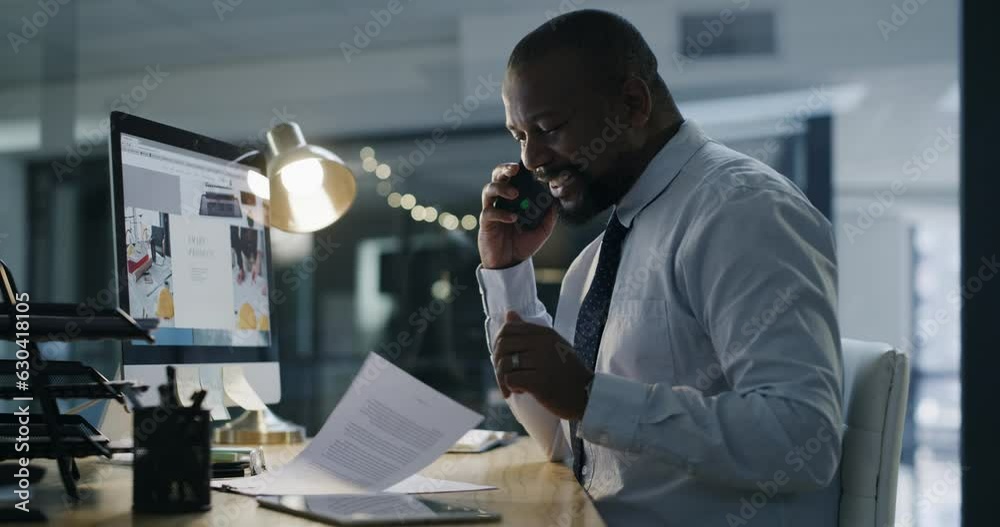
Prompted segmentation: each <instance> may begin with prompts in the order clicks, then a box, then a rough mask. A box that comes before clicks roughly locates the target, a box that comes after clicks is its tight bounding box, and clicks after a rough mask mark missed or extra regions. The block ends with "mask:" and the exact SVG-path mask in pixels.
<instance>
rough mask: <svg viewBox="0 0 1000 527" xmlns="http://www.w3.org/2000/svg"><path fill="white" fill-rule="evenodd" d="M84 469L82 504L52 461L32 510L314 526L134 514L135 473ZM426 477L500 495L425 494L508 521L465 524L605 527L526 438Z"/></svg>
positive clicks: (275, 451) (223, 506) (148, 520)
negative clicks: (70, 495) (69, 496)
mask: <svg viewBox="0 0 1000 527" xmlns="http://www.w3.org/2000/svg"><path fill="white" fill-rule="evenodd" d="M300 449H301V447H268V449H267V451H266V453H265V456H268V462H269V463H271V464H280V463H281V462H287V461H288V460H289V459H291V457H293V456H294V455H295V453H297V451H298V450H300ZM77 462H78V463H79V466H80V474H81V479H80V495H81V498H82V501H81V503H79V504H77V505H75V506H69V505H67V503H68V502H67V501H66V500H65V499H64V498H65V494H64V492H63V490H62V485H61V483H60V481H59V472H58V470H56V467H55V463H54V462H52V461H50V460H34V461H33V462H32V465H35V466H36V465H44V466H45V467H46V469H47V472H46V474H45V478H44V479H43V480H42V481H41V482H40V483H37V484H35V485H34V486H33V488H32V490H33V491H34V496H33V498H32V501H31V505H32V508H37V509H41V510H43V511H44V512H45V513H46V514H47V515H48V517H49V521H50V522H52V523H51V524H52V525H100V526H102V527H114V526H125V525H133V524H140V525H170V526H177V525H204V526H211V527H216V526H218V527H229V526H238V527H253V526H257V525H260V526H267V527H273V526H275V525H282V526H285V525H291V526H296V525H310V524H312V525H315V523H312V522H310V521H308V520H304V519H301V518H297V517H294V516H291V515H288V514H283V513H280V512H276V511H271V510H268V509H263V508H258V506H257V503H256V501H255V500H254V498H251V497H247V496H240V495H236V494H229V493H224V492H218V491H213V492H212V510H211V511H209V512H206V513H203V514H185V515H174V516H158V515H134V516H133V514H132V477H131V476H132V468H131V467H129V466H123V465H112V464H109V463H106V462H103V461H100V460H98V459H97V458H87V459H82V460H77ZM421 473H422V474H424V475H425V476H429V477H432V478H440V479H454V480H459V481H466V482H469V483H480V484H484V485H495V486H497V487H498V489H497V490H489V491H482V492H459V493H447V494H444V493H441V494H426V495H425V496H426V497H428V498H432V499H438V500H441V501H447V502H451V503H455V504H461V505H466V506H470V507H479V508H483V509H487V510H490V511H493V512H499V513H501V514H502V515H503V521H502V522H501V523H486V524H484V523H478V524H462V525H517V526H531V525H544V526H551V525H557V526H560V527H569V526H573V527H583V526H586V527H595V526H602V525H604V522H603V520H601V518H600V516H598V514H597V511H596V509H594V506H593V504H592V503H591V502H590V500H589V499H588V498H587V496H586V494H585V493H584V492H583V489H582V488H581V487H580V485H578V484H577V482H576V479H574V478H573V472H572V470H570V469H569V467H567V466H565V465H563V464H561V463H549V462H546V461H545V459H544V457H543V456H542V453H541V451H540V450H539V449H538V447H537V446H536V445H535V444H534V442H532V441H531V439H530V438H527V437H524V438H521V439H519V440H518V441H517V442H516V443H514V444H512V445H508V446H505V447H501V448H497V449H494V450H492V451H490V452H486V453H483V454H446V455H444V456H442V457H441V458H439V459H438V460H437V461H435V462H434V463H433V464H431V465H430V466H429V467H427V468H426V469H424V470H423V471H421Z"/></svg>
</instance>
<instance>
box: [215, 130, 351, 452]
mask: <svg viewBox="0 0 1000 527" xmlns="http://www.w3.org/2000/svg"><path fill="white" fill-rule="evenodd" d="M267 144H268V147H269V150H270V154H271V155H270V159H269V160H268V162H267V175H268V177H267V180H268V181H266V182H265V181H262V180H263V179H264V178H262V177H260V176H259V175H258V176H257V178H256V179H255V178H254V177H253V174H251V179H250V183H251V190H253V191H254V193H255V194H257V195H259V196H260V197H262V198H264V199H268V200H270V214H269V216H270V221H269V224H270V226H271V227H274V228H277V229H280V230H283V231H286V232H292V233H310V232H315V231H318V230H320V229H322V228H324V227H326V226H328V225H330V224H332V223H333V222H335V221H337V220H339V219H340V218H341V217H342V216H343V215H344V214H345V213H346V212H347V209H349V208H350V207H351V204H352V203H353V202H354V198H355V197H356V196H357V184H356V183H355V181H354V174H353V173H352V172H351V169H349V168H348V167H347V165H346V164H345V163H344V161H343V160H342V159H340V158H339V157H338V156H337V155H336V154H334V153H333V152H330V151H329V150H326V149H325V148H321V147H318V146H315V145H310V144H306V141H305V138H304V137H303V135H302V129H301V128H299V125H298V124H296V123H290V122H289V123H280V124H278V125H276V126H275V127H273V128H271V130H270V131H268V132H267ZM255 153H257V152H248V153H247V154H246V155H252V154H255ZM265 183H266V184H265ZM304 439H305V429H304V428H303V427H301V426H299V425H296V424H293V423H289V422H288V421H285V420H283V419H281V418H280V417H278V416H277V415H275V414H274V413H273V412H272V411H271V410H270V409H269V408H268V407H267V406H264V408H263V409H260V410H256V409H255V410H247V411H246V412H245V413H244V414H243V415H241V416H240V417H238V418H237V419H234V420H233V421H230V422H229V423H226V425H224V426H222V427H220V428H218V429H216V430H215V437H214V441H215V443H217V444H248V443H252V444H283V443H284V444H287V443H300V442H302V441H303V440H304Z"/></svg>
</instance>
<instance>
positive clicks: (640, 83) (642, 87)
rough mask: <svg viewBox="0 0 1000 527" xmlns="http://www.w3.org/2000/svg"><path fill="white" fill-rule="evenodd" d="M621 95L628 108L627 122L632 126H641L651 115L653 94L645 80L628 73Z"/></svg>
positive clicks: (644, 124)
mask: <svg viewBox="0 0 1000 527" xmlns="http://www.w3.org/2000/svg"><path fill="white" fill-rule="evenodd" d="M622 96H623V97H624V100H625V107H626V108H627V110H628V123H629V125H630V126H631V127H632V128H642V127H643V126H646V123H647V122H649V119H650V117H651V116H652V115H653V94H652V92H650V90H649V85H647V84H646V81H644V80H642V79H640V78H639V77H637V76H635V75H629V77H628V78H627V79H625V82H624V83H623V84H622Z"/></svg>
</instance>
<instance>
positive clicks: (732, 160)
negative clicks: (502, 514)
mask: <svg viewBox="0 0 1000 527" xmlns="http://www.w3.org/2000/svg"><path fill="white" fill-rule="evenodd" d="M502 93H503V102H504V107H505V109H506V118H507V128H508V129H509V130H510V132H511V134H512V135H513V137H514V139H515V140H516V141H517V142H518V143H519V144H520V146H521V160H522V162H523V163H524V165H525V166H526V167H527V168H528V169H529V170H531V171H532V172H533V173H534V175H535V177H536V178H538V179H539V180H541V181H543V182H545V183H546V184H547V185H548V187H549V189H550V191H551V192H552V195H553V196H555V198H557V199H556V206H555V207H553V208H552V209H550V211H549V212H548V213H547V215H546V217H545V220H544V222H543V223H542V226H541V227H539V228H538V229H536V230H531V231H524V230H521V229H520V228H519V226H518V225H517V224H516V221H517V220H516V216H515V215H514V214H513V213H510V212H506V211H503V210H500V209H497V208H495V207H493V202H494V200H495V199H496V198H497V197H504V198H508V199H513V198H515V197H516V194H517V191H516V190H515V188H514V186H513V185H511V184H510V183H509V182H508V180H509V178H510V177H512V176H513V175H514V174H515V173H516V172H517V164H516V163H508V164H503V165H500V166H497V167H496V168H495V169H494V171H493V174H492V181H491V182H490V183H489V184H487V185H486V186H485V188H484V189H483V194H482V203H483V211H482V214H481V215H480V230H479V252H480V257H481V259H482V265H481V267H480V269H479V270H478V278H479V284H480V290H481V292H482V294H483V304H484V307H485V309H486V315H487V320H486V330H487V338H488V341H489V344H490V350H491V354H492V359H493V365H494V368H495V370H496V374H497V383H498V384H499V386H500V389H501V391H502V393H503V395H504V397H505V398H507V402H508V404H509V405H510V407H511V409H512V411H513V412H514V415H515V416H516V417H517V419H518V420H519V421H520V422H521V423H522V424H523V425H524V427H525V429H526V430H527V431H528V432H529V433H530V434H531V436H532V437H533V438H534V439H535V440H536V441H537V442H538V444H539V445H540V446H541V447H542V449H543V450H544V451H545V453H546V454H547V455H548V456H549V458H550V459H552V460H559V459H562V458H564V457H566V456H568V455H569V454H572V456H573V469H574V473H575V475H576V477H577V478H578V479H579V480H580V482H581V484H582V485H583V486H584V488H585V489H586V490H587V492H588V493H589V495H590V496H591V497H592V498H593V499H594V500H595V503H596V504H597V506H598V509H599V510H600V512H601V514H602V515H603V516H604V517H605V519H606V520H607V521H608V522H609V523H610V524H612V525H630V526H632V525H685V526H687V525H699V526H705V525H768V526H781V525H812V526H833V525H837V509H838V500H839V484H838V483H837V481H836V480H837V474H838V465H839V459H840V449H841V437H842V430H841V428H842V427H841V425H842V422H843V421H842V416H841V402H840V401H841V390H842V382H843V381H842V376H843V373H842V369H843V367H842V360H841V353H840V335H839V329H838V326H837V319H836V281H837V280H836V279H837V268H836V260H835V251H834V234H833V230H832V227H831V225H830V222H829V221H827V219H826V218H825V217H823V215H822V214H820V213H819V212H818V211H817V210H816V209H815V208H814V207H813V206H812V205H810V204H809V202H808V201H807V200H806V198H805V197H804V195H803V194H802V193H801V192H800V191H799V190H798V189H797V188H796V187H795V186H794V185H793V184H791V183H790V182H789V181H788V180H787V179H785V178H784V177H783V176H781V175H780V174H778V173H776V172H775V171H774V170H772V169H771V168H770V167H768V166H767V165H764V164H763V163H760V162H759V161H757V160H755V159H752V158H750V157H747V156H745V155H742V154H739V153H737V152H735V151H733V150H730V149H728V148H726V147H725V146H723V145H721V144H719V143H717V142H714V141H713V140H711V139H710V138H708V137H707V136H706V135H705V134H704V132H702V130H701V129H700V128H698V126H697V125H696V124H695V123H693V122H690V121H685V120H684V118H683V117H682V116H681V113H680V111H679V110H678V108H677V106H676V105H675V104H674V101H673V99H672V97H671V95H670V92H669V90H668V88H667V86H666V84H665V83H664V81H663V79H662V78H661V77H660V75H659V74H658V73H657V61H656V57H655V56H654V55H653V53H652V52H651V50H650V49H649V46H648V45H647V44H646V42H645V41H644V40H643V38H642V36H641V35H640V34H639V32H638V31H637V30H636V29H635V28H634V27H633V26H632V25H631V24H630V23H628V22H627V21H626V20H624V19H622V18H621V17H618V16H616V15H613V14H610V13H606V12H602V11H595V10H584V11H576V12H572V13H568V14H566V15H563V16H560V17H557V18H554V19H552V20H550V21H549V22H548V23H546V24H544V25H542V26H540V27H539V28H537V29H536V30H534V31H533V32H531V33H530V34H528V35H527V36H525V37H524V38H523V39H522V40H521V41H520V42H519V43H518V44H517V46H516V47H515V48H514V50H513V52H512V53H511V56H510V60H509V62H508V66H507V71H506V75H505V79H504V84H503V91H502ZM608 209H612V210H613V213H612V214H611V218H610V219H609V221H608V224H607V227H606V229H605V231H604V233H603V234H602V235H601V236H599V237H598V238H597V239H595V240H594V241H593V242H592V243H591V244H589V245H588V246H587V247H586V248H584V249H583V251H582V252H581V253H580V254H579V255H578V256H577V257H576V259H575V261H574V262H573V264H572V265H571V266H570V267H569V269H568V270H567V272H566V276H565V279H564V281H563V284H562V291H561V294H560V298H559V305H558V309H557V312H556V316H555V319H554V320H553V318H552V317H551V316H550V315H549V314H548V313H547V312H546V309H545V307H544V306H543V305H542V303H541V302H540V301H539V300H538V298H537V295H536V291H535V278H534V272H533V268H532V261H531V257H532V255H533V254H534V253H535V252H536V251H538V249H539V248H540V247H541V246H542V245H543V244H544V243H545V241H546V240H547V239H548V237H549V235H550V234H551V233H552V230H553V228H554V226H555V224H556V222H557V221H558V218H562V219H563V220H564V221H566V222H568V223H571V224H579V223H584V222H586V221H588V220H590V219H591V218H593V217H595V216H596V215H597V214H599V213H601V212H602V211H605V210H608Z"/></svg>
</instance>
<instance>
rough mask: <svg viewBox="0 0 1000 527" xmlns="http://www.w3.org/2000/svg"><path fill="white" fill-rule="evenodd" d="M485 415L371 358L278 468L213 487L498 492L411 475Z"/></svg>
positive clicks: (261, 491)
mask: <svg viewBox="0 0 1000 527" xmlns="http://www.w3.org/2000/svg"><path fill="white" fill-rule="evenodd" d="M482 419H483V416H481V415H479V414H477V413H476V412H473V411H471V410H469V409H467V408H465V407H464V406H462V405H461V404H458V403H456V402H455V401H452V400H451V399H449V398H448V397H446V396H445V395H443V394H441V393H440V392H437V391H436V390H434V389H433V388H431V387H430V386H427V385H426V384H424V383H422V382H420V381H418V380H417V379H415V378H413V377H412V376H410V375H409V374H407V373H406V372H404V371H403V370H401V369H399V368H397V367H396V366H395V365H393V364H392V363H391V362H389V361H387V360H386V359H384V358H382V357H380V356H379V355H377V354H375V353H369V354H368V358H367V359H365V363H364V365H363V366H362V367H361V371H360V372H359V373H358V374H357V376H356V377H355V378H354V381H353V382H351V386H350V388H348V390H347V393H346V394H344V397H343V398H342V399H341V400H340V403H339V404H337V407H336V408H334V410H333V412H332V413H331V414H330V417H328V418H327V420H326V423H325V424H324V425H323V428H322V429H320V431H319V434H317V435H316V437H315V438H313V439H312V441H311V442H310V443H309V445H308V446H307V447H306V448H305V449H304V450H303V451H302V452H301V453H300V454H299V455H298V456H296V457H295V459H293V460H292V461H291V462H289V463H288V464H286V465H285V466H283V467H278V468H277V469H272V470H269V471H267V472H265V473H264V474H261V475H258V476H251V477H247V478H240V479H231V480H224V481H213V482H212V486H213V487H215V488H219V489H223V490H231V491H235V492H240V493H243V494H250V495H288V494H304V495H315V494H350V493H365V492H378V491H385V492H398V493H422V492H456V491H465V490H487V489H493V488H496V487H490V486H483V485H472V484H469V483H461V482H455V481H446V480H439V479H433V478H427V477H423V476H420V475H419V474H417V472H419V471H420V470H421V469H423V468H424V467H426V466H427V465H429V464H430V463H431V462H432V461H434V460H435V459H437V458H438V457H439V456H441V454H444V453H445V452H446V451H447V450H448V449H449V448H450V447H451V446H452V445H453V444H454V443H455V441H456V440H458V439H459V438H460V437H462V435H463V434H464V433H465V432H467V431H468V430H469V429H471V428H472V427H474V426H475V425H476V424H478V423H479V422H480V421H482Z"/></svg>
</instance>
